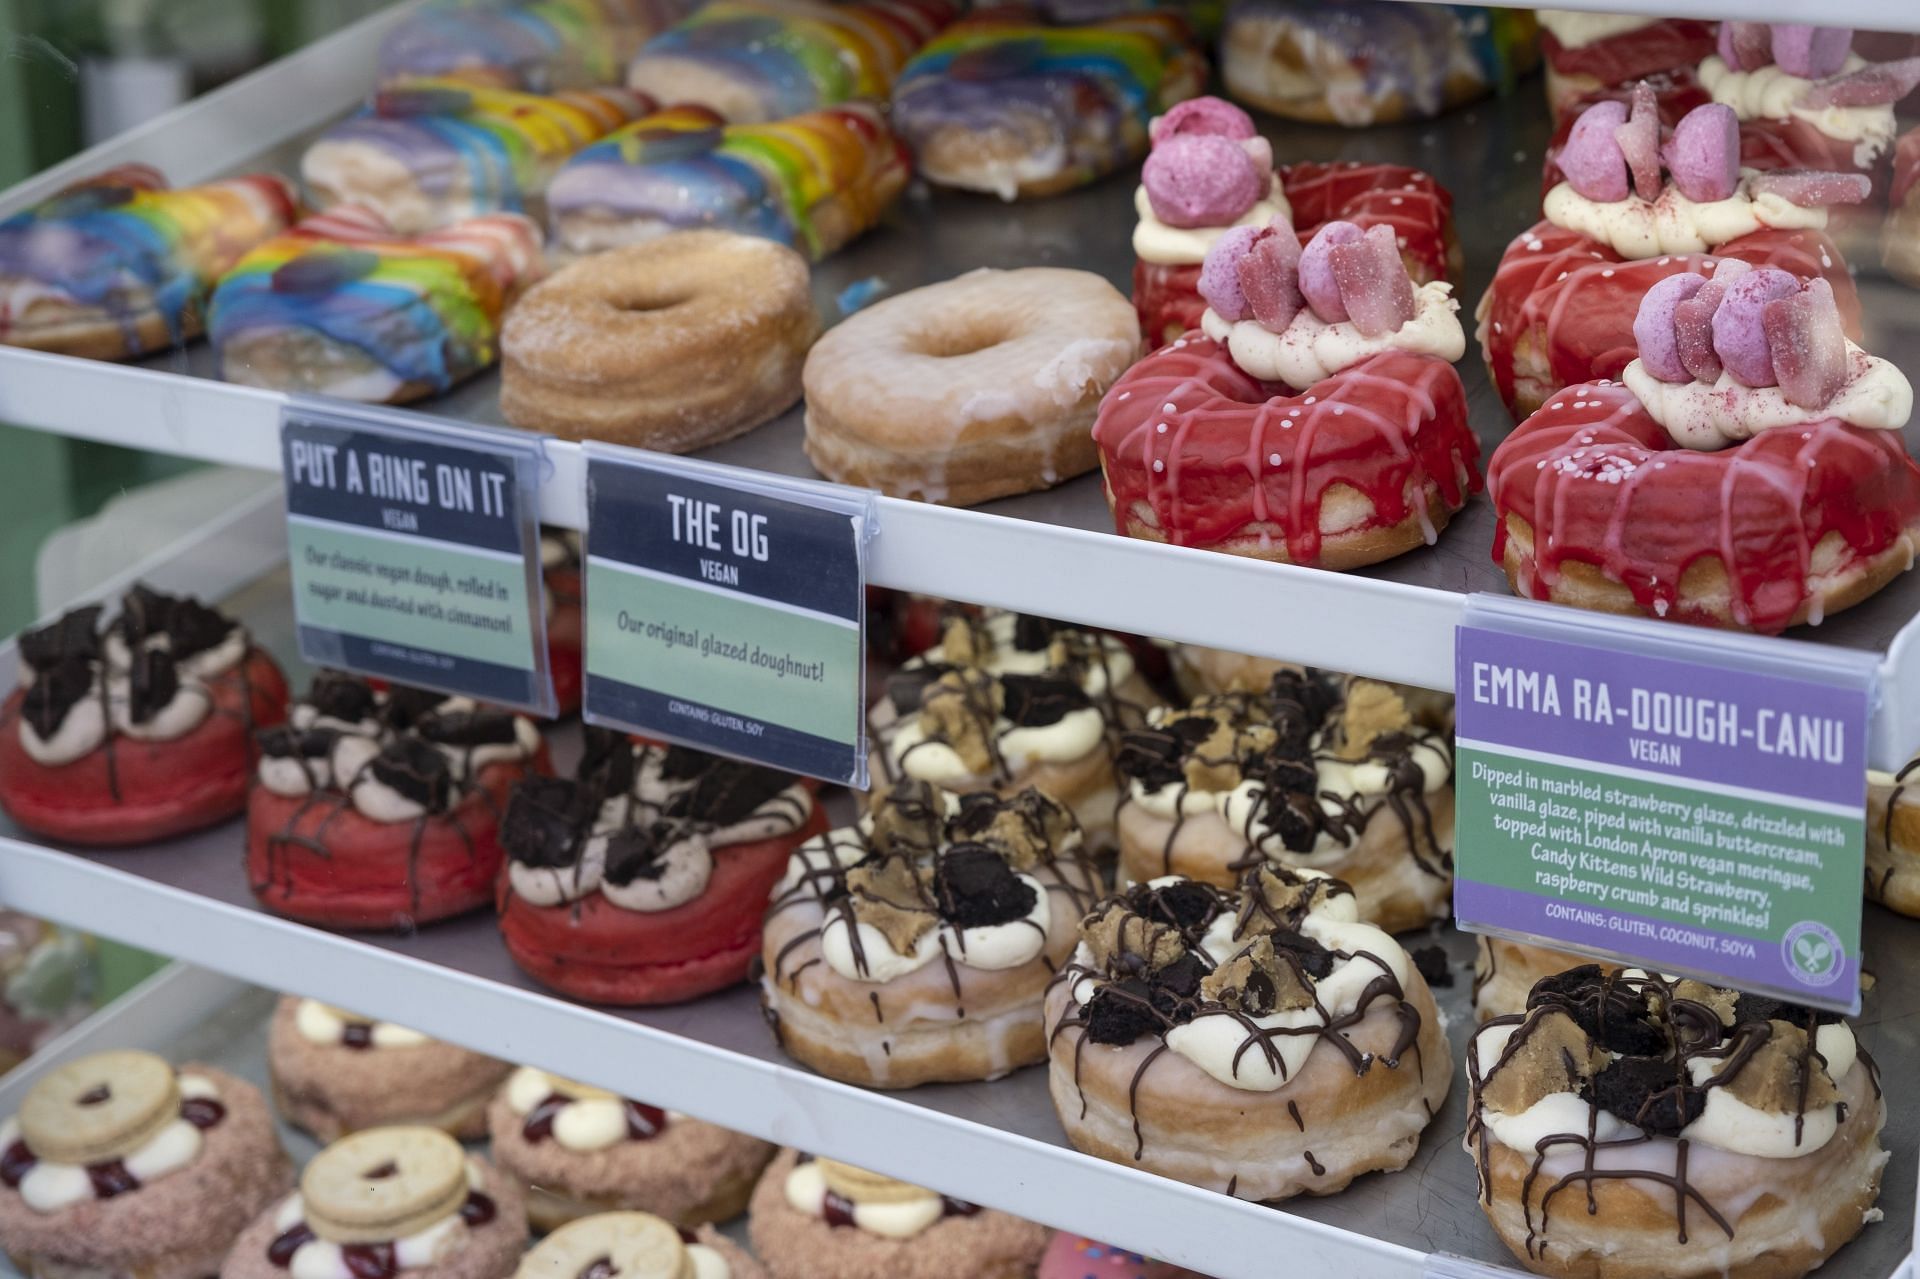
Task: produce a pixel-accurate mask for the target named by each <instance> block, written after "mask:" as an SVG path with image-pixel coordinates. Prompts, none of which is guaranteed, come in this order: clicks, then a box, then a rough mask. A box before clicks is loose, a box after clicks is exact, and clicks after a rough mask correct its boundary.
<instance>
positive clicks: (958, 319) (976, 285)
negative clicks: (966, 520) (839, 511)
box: [806, 267, 1140, 506]
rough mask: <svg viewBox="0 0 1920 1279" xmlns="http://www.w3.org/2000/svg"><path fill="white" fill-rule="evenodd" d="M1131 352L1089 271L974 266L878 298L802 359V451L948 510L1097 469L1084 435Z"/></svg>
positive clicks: (1111, 297) (831, 474) (1118, 302)
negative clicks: (804, 439) (804, 408)
mask: <svg viewBox="0 0 1920 1279" xmlns="http://www.w3.org/2000/svg"><path fill="white" fill-rule="evenodd" d="M1139 349H1140V331H1139V324H1138V321H1137V320H1136V319H1135V318H1134V313H1133V307H1132V305H1131V304H1130V303H1129V302H1128V301H1127V299H1126V298H1125V297H1123V296H1121V294H1120V293H1119V291H1118V290H1116V289H1115V288H1114V287H1113V286H1112V285H1111V284H1108V283H1107V282H1106V281H1105V280H1103V279H1101V278H1100V277H1099V276H1097V275H1094V274H1093V273H1092V272H1090V271H1072V270H1065V269H1062V268H1059V267H1025V268H1021V269H1019V270H1012V271H998V270H989V269H982V270H978V271H971V272H969V273H967V274H966V275H962V276H959V277H957V278H955V279H952V280H947V281H945V282H943V283H940V284H932V285H928V286H926V287H924V288H919V289H913V290H910V291H909V292H906V293H902V294H900V295H898V296H897V297H891V298H887V299H885V300H884V301H881V302H877V303H875V304H874V305H872V306H870V307H867V308H865V309H864V310H861V311H859V312H856V313H855V314H854V315H852V316H850V317H848V318H847V319H846V320H843V321H842V322H841V323H840V324H839V325H838V326H837V327H835V328H833V329H831V330H829V331H828V332H827V334H826V335H825V336H824V337H822V338H821V339H820V341H819V342H818V343H817V344H816V345H815V346H814V349H813V353H812V354H811V355H809V356H808V357H807V366H806V392H807V442H806V448H807V457H808V458H809V459H810V460H811V461H812V462H813V464H814V466H815V467H817V468H818V469H819V471H820V473H821V474H822V475H825V476H826V477H827V478H828V479H831V480H837V481H839V482H840V483H842V484H857V485H864V486H867V487H870V488H877V489H879V490H880V491H881V492H883V493H888V494H891V495H893V496H896V497H917V498H921V499H923V500H925V501H930V502H943V503H946V504H948V505H950V506H971V505H973V504H974V503H977V502H985V501H988V500H990V499H992V498H996V497H1006V496H1008V495H1010V494H1013V493H1026V492H1030V491H1032V490H1034V489H1040V488H1048V487H1051V486H1052V485H1055V484H1058V483H1060V482H1061V481H1063V480H1068V479H1072V478H1073V477H1074V476H1076V475H1079V474H1081V473H1083V472H1085V471H1089V470H1092V469H1093V467H1094V465H1095V463H1096V456H1095V453H1094V449H1093V446H1092V443H1091V441H1090V440H1089V438H1088V435H1087V429H1088V427H1089V426H1090V425H1091V424H1092V422H1093V416H1094V410H1095V408H1096V406H1097V405H1098V404H1099V402H1100V397H1101V395H1103V394H1104V393H1105V392H1106V389H1107V388H1108V387H1109V386H1111V385H1112V384H1113V382H1114V380H1115V379H1116V378H1118V377H1119V376H1120V375H1121V374H1122V373H1123V372H1125V370H1126V368H1127V366H1128V365H1129V364H1131V363H1132V362H1133V359H1134V356H1135V355H1136V354H1137V353H1138V351H1139Z"/></svg>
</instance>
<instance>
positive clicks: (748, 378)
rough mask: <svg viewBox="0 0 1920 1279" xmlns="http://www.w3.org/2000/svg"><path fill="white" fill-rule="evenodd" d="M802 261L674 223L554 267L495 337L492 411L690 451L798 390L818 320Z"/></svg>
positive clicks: (729, 433) (766, 245)
mask: <svg viewBox="0 0 1920 1279" xmlns="http://www.w3.org/2000/svg"><path fill="white" fill-rule="evenodd" d="M809 279H810V277H809V273H808V271H807V260H806V259H805V258H803V257H801V256H800V255H799V254H798V253H796V252H794V251H793V250H792V249H789V248H787V247H786V246H785V245H781V244H775V243H773V242H772V241H771V240H763V239H760V238H758V237H756V236H747V235H736V234H734V233H733V232H731V231H675V232H673V233H672V234H670V235H664V236H661V237H659V238H658V239H654V240H648V241H646V242H645V243H642V244H634V245H628V246H627V247H625V248H621V249H609V250H608V251H607V252H605V253H598V254H594V255H593V256H591V257H587V258H582V259H581V260H579V261H578V262H575V263H573V264H571V265H570V266H566V267H563V268H561V269H560V270H559V271H557V272H555V273H554V274H553V275H551V276H549V277H547V278H546V279H545V280H543V281H541V282H540V283H539V284H537V285H535V286H534V287H533V288H531V289H529V290H527V292H526V294H525V296H523V297H522V298H521V299H520V302H519V304H518V305H517V306H515V307H514V308H513V310H512V311H510V312H509V313H508V315H507V322H506V325H505V327H504V328H503V329H502V331H501V335H500V354H501V366H502V368H501V374H502V376H501V379H500V411H501V412H502V413H503V414H505V415H506V418H507V420H508V421H509V422H511V423H513V424H514V425H515V426H521V427H525V428H527V429H528V430H533V431H548V432H551V433H553V434H555V435H559V436H561V437H563V438H566V439H574V440H578V439H596V440H606V441H609V442H612V443H615V444H630V445H633V446H635V447H638V448H648V449H655V450H658V451H660V452H663V453H686V452H691V451H692V450H694V449H701V448H705V447H707V446H708V445H710V444H717V443H719V442H720V441H722V440H728V439H732V438H733V437H734V436H736V435H740V434H742V433H744V432H746V431H750V430H752V429H753V428H754V427H756V426H759V425H760V424H761V423H762V422H765V421H767V420H768V419H770V418H773V417H776V416H778V415H779V414H780V413H782V412H784V411H785V410H786V409H787V408H788V407H789V406H791V405H792V404H793V402H794V401H795V400H798V399H799V398H800V370H801V366H802V363H803V362H804V360H805V358H806V354H807V348H808V347H809V346H811V345H812V343H813V338H814V334H815V332H816V331H817V323H816V321H815V319H814V312H813V295H812V293H811V292H810V291H809V287H808V284H809Z"/></svg>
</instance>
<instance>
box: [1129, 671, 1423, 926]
mask: <svg viewBox="0 0 1920 1279" xmlns="http://www.w3.org/2000/svg"><path fill="white" fill-rule="evenodd" d="M1117 766H1118V768H1119V770H1120V776H1121V779H1122V781H1123V784H1124V785H1125V787H1126V789H1125V791H1124V792H1123V794H1122V799H1121V804H1120V813H1119V819H1118V828H1119V833H1120V882H1121V883H1123V884H1137V883H1145V882H1146V881H1148V880H1152V879H1157V878H1159V877H1161V876H1163V875H1181V876H1184V877H1186V878H1188V879H1195V880H1199V881H1200V882H1202V883H1208V884H1214V885H1217V886H1219V887H1222V888H1231V887H1233V886H1234V885H1235V884H1236V883H1238V882H1239V879H1240V875H1241V872H1242V871H1244V870H1245V869H1246V868H1247V867H1248V866H1249V865H1258V864H1260V863H1262V862H1271V863H1273V864H1274V865H1277V866H1283V867H1288V868H1292V869H1303V868H1304V869H1311V870H1314V871H1318V872H1321V873H1324V874H1329V875H1333V876H1335V877H1336V878H1338V879H1339V880H1341V881H1342V882H1343V883H1346V884H1348V885H1349V886H1351V888H1352V889H1353V892H1354V900H1355V904H1356V909H1357V911H1358V915H1359V918H1360V919H1362V920H1364V921H1366V922H1367V923H1369V924H1373V925H1375V926H1376V927H1379V928H1382V929H1385V930H1386V931H1387V932H1390V933H1398V932H1405V931H1407V930H1409V929H1413V928H1419V927H1421V926H1423V925H1425V924H1426V923H1428V922H1429V921H1431V920H1434V919H1443V918H1445V917H1446V915H1447V913H1448V911H1449V908H1450V906H1451V904H1452V891H1453V786H1452V781H1453V746H1452V743H1451V742H1450V741H1448V739H1447V737H1446V735H1445V734H1442V733H1435V732H1432V731H1430V730H1427V729H1422V728H1418V727H1416V726H1415V724H1414V720H1413V716H1412V713H1411V712H1410V711H1409V710H1408V709H1407V705H1406V703H1405V702H1404V701H1403V700H1402V699H1401V698H1400V696H1399V694H1397V693H1395V692H1394V691H1393V690H1392V689H1391V688H1390V687H1388V686H1387V685H1385V684H1381V683H1378V682H1376V681H1374V680H1361V679H1342V680H1336V679H1329V678H1327V677H1325V676H1322V675H1321V674H1320V673H1319V672H1317V671H1309V672H1306V673H1305V674H1296V673H1294V672H1292V671H1284V672H1281V673H1279V674H1276V675H1275V676H1274V677H1273V681H1272V683H1271V685H1270V686H1269V687H1268V688H1266V689H1264V690H1262V691H1260V692H1258V693H1228V694H1223V695H1219V696H1215V697H1208V698H1203V699H1201V700H1200V701H1197V702H1195V703H1194V704H1193V705H1192V706H1190V707H1187V708H1186V709H1184V710H1179V711H1174V710H1165V711H1160V712H1157V713H1155V714H1154V715H1153V716H1151V717H1150V719H1149V722H1148V725H1147V727H1146V728H1144V729H1137V730H1135V731H1133V732H1130V733H1128V734H1127V735H1126V736H1125V737H1124V738H1123V739H1122V740H1121V744H1120V754H1119V758H1118V761H1117Z"/></svg>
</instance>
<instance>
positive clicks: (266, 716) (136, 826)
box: [0, 586, 287, 846]
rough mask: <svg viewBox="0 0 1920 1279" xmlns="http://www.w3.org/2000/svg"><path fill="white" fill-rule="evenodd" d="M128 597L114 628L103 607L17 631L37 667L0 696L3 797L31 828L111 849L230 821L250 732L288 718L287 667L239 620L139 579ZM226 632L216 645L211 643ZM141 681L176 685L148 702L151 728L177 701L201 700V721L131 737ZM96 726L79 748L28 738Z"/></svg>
mask: <svg viewBox="0 0 1920 1279" xmlns="http://www.w3.org/2000/svg"><path fill="white" fill-rule="evenodd" d="M124 607H125V611H124V612H123V613H122V615H121V617H120V618H119V619H117V620H116V622H115V623H114V626H113V629H112V630H111V631H110V632H109V634H108V635H107V636H105V637H103V636H102V635H101V634H100V633H99V631H98V630H97V624H98V621H99V616H100V609H98V608H97V607H94V608H85V609H78V610H75V611H74V612H72V613H69V614H67V615H66V616H65V617H63V618H61V619H60V620H59V621H57V622H55V623H53V624H52V625H50V626H47V627H45V628H42V629H41V630H38V631H29V632H27V633H26V634H24V635H22V636H21V638H20V652H21V662H22V668H23V674H26V675H28V676H29V678H28V681H27V683H26V684H24V685H23V686H22V687H20V688H18V689H15V690H14V692H13V693H12V695H11V696H9V697H8V698H7V699H6V702H5V703H4V705H0V807H4V808H5V809H6V811H7V813H8V815H9V816H11V817H12V818H13V820H14V821H16V822H18V823H19V824H20V825H21V826H22V827H24V828H25V829H27V830H31V831H34V832H36V833H38V834H42V835H46V836H49V837H51V838H53V839H57V840H62V841H65V842H67V843H73V844H84V845H90V846H113V845H130V844H144V843H151V842H153V841H155V840H160V839H167V838H170V837H172V836H175V835H181V834H185V833H186V832H188V831H193V830H199V829H201V828H203V827H206V826H211V825H213V824H215V823H217V822H221V821H224V820H226V819H227V818H229V817H232V816H234V815H236V814H238V813H239V812H240V811H241V810H242V809H243V808H245V806H246V796H247V781H248V777H249V776H250V774H251V771H252V768H253V759H254V746H253V735H254V731H255V730H256V729H259V728H269V727H272V726H273V725H275V724H278V723H280V722H281V721H282V720H283V719H285V718H286V712H287V685H286V679H285V677H284V676H282V675H281V673H280V668H279V667H278V666H276V665H275V664H274V661H273V659H272V658H271V657H269V656H268V655H267V654H266V653H265V652H264V651H262V650H260V649H258V648H254V647H252V646H251V644H250V643H249V641H248V639H247V633H246V631H245V630H244V629H243V628H241V627H240V626H238V625H237V624H236V623H233V622H230V621H228V620H227V619H226V618H224V617H222V616H221V615H220V614H219V613H217V612H215V611H213V610H211V609H207V608H204V607H202V606H201V605H199V604H198V603H197V602H195V601H193V600H186V599H175V598H172V597H169V596H163V595H159V594H156V593H155V592H152V591H148V590H147V589H146V588H144V587H139V586H136V587H135V588H134V589H133V591H132V592H131V593H130V594H129V595H128V596H127V598H126V600H125V604H124ZM190 634H191V635H192V636H193V638H189V635H190ZM216 635H217V636H219V637H220V638H219V639H218V642H215V643H209V642H207V641H209V640H211V639H213V637H215V636H216ZM129 638H131V640H132V643H131V644H129V642H128V641H129ZM134 652H137V653H138V655H139V664H140V666H141V667H142V669H141V670H140V671H139V672H138V678H137V680H136V678H135V676H136V673H135V672H133V671H132V670H130V669H129V665H128V663H129V660H130V658H129V654H130V653H134ZM176 653H177V654H179V659H178V661H175V660H174V656H173V655H174V654H176ZM158 667H164V668H165V670H164V673H162V672H161V671H159V670H158V669H156V668H158ZM216 668H217V669H216ZM159 681H164V684H158V682H159ZM136 682H137V683H138V684H139V685H140V689H141V691H142V692H145V691H147V690H152V689H154V688H156V686H157V684H158V686H159V687H160V690H161V692H162V693H165V692H166V690H173V691H172V692H171V694H170V695H168V697H167V700H166V702H165V703H164V704H162V705H159V706H156V707H153V708H151V709H152V710H153V712H154V714H153V716H152V717H151V718H148V719H146V720H145V721H144V723H145V724H146V725H148V727H146V728H144V729H143V731H144V732H149V733H151V732H153V731H155V729H154V728H153V727H152V726H153V725H157V723H158V722H159V717H160V715H161V714H162V713H165V712H167V711H169V710H171V709H173V708H174V707H175V706H176V705H177V706H179V707H191V708H193V713H192V714H189V715H188V716H187V718H189V719H194V720H195V722H194V723H193V724H192V726H191V727H189V728H187V729H185V730H184V731H183V732H181V733H179V734H177V735H175V736H172V737H166V738H161V737H157V736H156V737H145V736H143V737H135V736H132V735H130V734H129V732H128V731H127V729H128V728H129V726H130V725H129V724H128V723H127V722H126V721H127V719H128V717H129V716H131V715H132V714H133V713H134V708H135V707H137V706H138V705H139V703H140V702H141V700H142V699H141V696H140V695H139V694H138V693H136V691H135V689H134V684H135V683H136ZM36 685H44V687H36ZM69 698H71V700H69ZM202 707H203V708H204V710H201V709H200V708H202ZM196 717H197V718H196ZM36 722H37V724H38V726H39V727H40V728H44V729H46V730H47V737H46V738H45V739H43V738H41V737H40V735H39V734H38V733H37V732H36V730H35V723H36ZM89 726H90V727H91V729H92V731H91V732H90V733H85V734H83V736H85V738H86V741H75V742H72V743H71V744H72V745H73V746H74V751H77V752H78V753H74V751H61V752H60V753H61V754H73V757H72V758H69V759H65V760H62V761H55V760H44V761H43V759H38V758H35V755H34V753H33V752H32V751H31V750H30V749H29V746H28V737H29V736H30V735H31V736H32V737H33V740H34V741H35V743H40V742H41V741H43V740H47V741H51V742H53V743H54V744H55V745H68V744H70V743H69V741H68V740H67V739H69V738H71V736H72V735H73V734H74V733H76V732H79V731H80V730H82V729H83V728H87V727H89ZM80 746H85V747H86V749H84V750H79V747H80ZM40 753H41V755H42V756H43V757H44V756H45V755H46V753H47V752H46V749H45V748H44V747H43V748H41V749H40Z"/></svg>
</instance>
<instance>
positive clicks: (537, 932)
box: [496, 729, 827, 1005]
mask: <svg viewBox="0 0 1920 1279" xmlns="http://www.w3.org/2000/svg"><path fill="white" fill-rule="evenodd" d="M826 828H827V821H826V816H825V814H823V813H822V812H821V811H820V808H819V806H818V805H817V804H816V803H815V802H814V799H813V794H812V792H811V791H810V790H809V789H808V788H807V786H806V785H805V784H803V783H801V782H797V781H795V780H794V779H793V778H791V777H787V776H785V775H784V774H781V773H776V772H773V771H772V770H771V769H765V768H756V767H754V766H752V765H750V764H740V763H736V762H734V761H732V760H725V759H720V758H718V757H716V756H712V755H704V754H702V753H700V752H699V751H695V750H689V749H687V748H685V747H680V746H636V745H634V744H632V743H631V742H629V741H628V740H627V739H626V738H624V737H620V736H618V735H617V734H613V733H608V732H605V731H604V730H599V729H589V730H588V733H587V753H586V756H585V758H584V759H583V760H582V761H581V765H580V772H579V776H578V778H577V779H573V780H568V779H564V778H538V779H533V780H530V781H529V782H528V783H527V784H525V785H523V786H521V787H520V789H519V790H517V791H516V792H515V793H514V796H513V800H512V802H511V804H510V805H509V807H508V809H507V818H506V823H505V827H504V830H503V832H502V836H501V837H502V839H503V840H504V841H505V843H506V846H507V853H508V857H509V859H510V860H509V861H508V863H507V873H506V874H505V875H504V876H502V877H501V879H500V885H499V893H498V896H497V899H496V905H497V907H498V909H499V913H500V935H501V937H502V938H503V939H504V940H505V942H506V945H507V953H508V954H510V955H511V956H513V961H514V962H515V963H516V964H519V965H520V967H521V968H523V969H525V970H526V971H527V972H528V973H530V974H531V975H532V976H533V977H534V978H535V979H537V980H538V981H540V982H542V983H544V984H545V985H548V986H551V987H553V988H554V989H555V990H558V991H561V992H563V993H565V994H568V995H572V996H574V997H575V998H578V999H586V1000H592V1001H593V1002H595V1003H603V1004H628V1005H633V1004H668V1003H674V1002H676V1001H678V1000H682V999H692V998H694V997H695V996H697V995H704V994H706V993H708V992H709V991H715V990H721V989H723V988H725V987H727V986H732V985H734V984H736V983H738V982H740V981H741V980H743V979H744V978H745V977H746V975H747V968H748V966H749V965H750V964H751V963H752V962H753V959H754V956H755V955H757V954H758V953H759V951H760V913H761V911H762V910H763V909H764V908H765V907H766V903H767V892H768V890H769V889H771V888H772V887H773V884H774V882H775V881H776V880H778V879H779V878H780V876H781V874H782V873H783V872H784V871H785V870H786V866H787V857H788V855H789V854H790V853H791V852H792V851H793V849H794V848H795V847H796V846H797V845H799V844H800V843H801V842H802V841H803V840H806V839H808V838H810V837H811V836H813V835H815V834H817V833H819V832H821V831H824V830H825V829H826Z"/></svg>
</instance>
